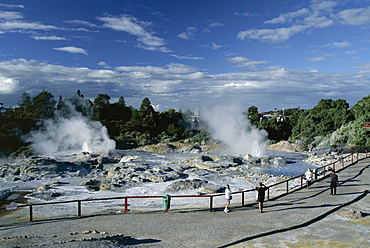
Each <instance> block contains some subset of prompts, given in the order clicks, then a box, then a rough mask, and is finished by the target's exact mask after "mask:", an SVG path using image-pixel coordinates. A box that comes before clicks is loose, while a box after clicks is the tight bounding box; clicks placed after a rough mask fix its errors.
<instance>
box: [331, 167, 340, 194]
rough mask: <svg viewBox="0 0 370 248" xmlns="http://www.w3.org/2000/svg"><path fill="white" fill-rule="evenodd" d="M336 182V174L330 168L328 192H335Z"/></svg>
mask: <svg viewBox="0 0 370 248" xmlns="http://www.w3.org/2000/svg"><path fill="white" fill-rule="evenodd" d="M337 184H338V175H337V174H335V171H334V170H332V171H331V174H330V194H331V195H336V194H337Z"/></svg>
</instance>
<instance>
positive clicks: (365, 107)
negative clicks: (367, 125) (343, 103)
mask: <svg viewBox="0 0 370 248" xmlns="http://www.w3.org/2000/svg"><path fill="white" fill-rule="evenodd" d="M351 113H352V114H353V116H354V117H355V118H356V119H360V120H361V121H365V122H370V95H368V96H365V97H363V98H362V99H361V100H360V101H358V102H357V103H356V104H355V105H353V107H352V108H351Z"/></svg>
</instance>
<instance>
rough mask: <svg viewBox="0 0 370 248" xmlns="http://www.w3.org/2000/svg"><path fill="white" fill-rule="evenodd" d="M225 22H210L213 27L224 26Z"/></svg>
mask: <svg viewBox="0 0 370 248" xmlns="http://www.w3.org/2000/svg"><path fill="white" fill-rule="evenodd" d="M224 26H225V24H222V23H219V22H212V23H211V24H209V27H211V28H215V27H224Z"/></svg>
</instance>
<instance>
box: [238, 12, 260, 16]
mask: <svg viewBox="0 0 370 248" xmlns="http://www.w3.org/2000/svg"><path fill="white" fill-rule="evenodd" d="M234 15H236V16H247V17H255V16H260V15H259V14H254V13H250V12H243V13H241V12H234Z"/></svg>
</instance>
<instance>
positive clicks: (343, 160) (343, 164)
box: [341, 158, 344, 168]
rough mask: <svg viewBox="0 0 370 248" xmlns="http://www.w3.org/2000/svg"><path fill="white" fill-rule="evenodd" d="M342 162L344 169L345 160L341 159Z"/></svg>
mask: <svg viewBox="0 0 370 248" xmlns="http://www.w3.org/2000/svg"><path fill="white" fill-rule="evenodd" d="M341 160H342V168H343V167H344V158H342V159H341Z"/></svg>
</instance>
